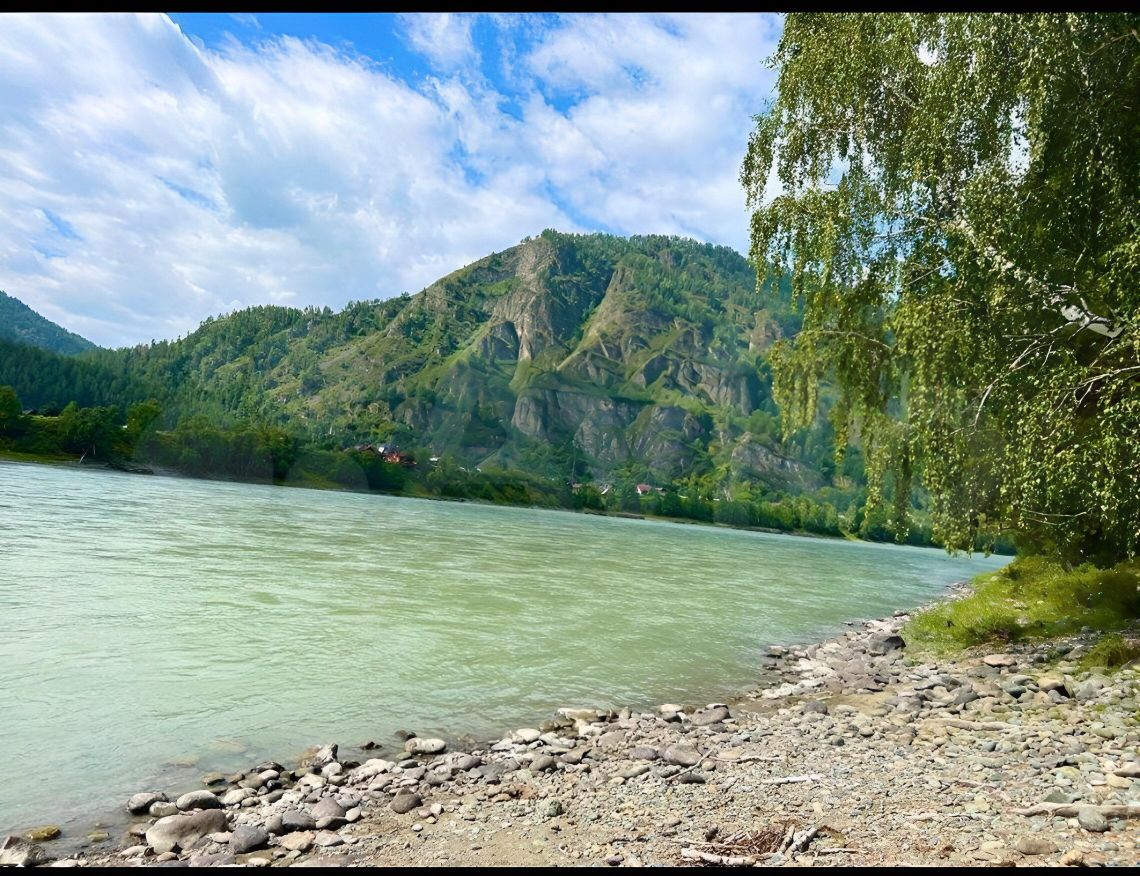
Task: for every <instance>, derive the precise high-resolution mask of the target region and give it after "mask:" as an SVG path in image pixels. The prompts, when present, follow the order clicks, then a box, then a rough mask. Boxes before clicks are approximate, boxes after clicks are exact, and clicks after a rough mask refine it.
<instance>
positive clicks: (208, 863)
mask: <svg viewBox="0 0 1140 876" xmlns="http://www.w3.org/2000/svg"><path fill="white" fill-rule="evenodd" d="M235 860H236V859H235V858H234V855H233V852H215V853H214V854H205V855H191V856H190V866H191V867H230V866H233V864H234V862H235Z"/></svg>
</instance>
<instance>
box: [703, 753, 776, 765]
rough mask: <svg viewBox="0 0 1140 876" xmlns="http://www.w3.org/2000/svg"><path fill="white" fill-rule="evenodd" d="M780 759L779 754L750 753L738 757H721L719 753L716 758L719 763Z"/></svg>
mask: <svg viewBox="0 0 1140 876" xmlns="http://www.w3.org/2000/svg"><path fill="white" fill-rule="evenodd" d="M779 759H780V757H779V755H775V754H749V755H746V756H745V757H736V758H732V757H721V756H720V755H719V754H718V755H717V756H716V758H715V760H716V761H718V762H719V763H755V762H756V761H765V762H771V761H777V760H779Z"/></svg>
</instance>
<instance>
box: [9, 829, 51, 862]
mask: <svg viewBox="0 0 1140 876" xmlns="http://www.w3.org/2000/svg"><path fill="white" fill-rule="evenodd" d="M47 860H48V854H47V852H44V851H43V849H41V847H40V846H39V845H36V844H35V843H31V842H28V841H27V840H24V838H23V837H19V836H9V837H6V838H5V841H3V842H2V843H0V867H36V866H39V865H41V863H44V862H47Z"/></svg>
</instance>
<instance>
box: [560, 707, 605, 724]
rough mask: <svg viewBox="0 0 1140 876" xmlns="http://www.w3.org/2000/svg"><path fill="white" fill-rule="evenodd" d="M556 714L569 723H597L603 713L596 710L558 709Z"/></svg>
mask: <svg viewBox="0 0 1140 876" xmlns="http://www.w3.org/2000/svg"><path fill="white" fill-rule="evenodd" d="M558 714H559V715H561V716H562V717H563V718H569V719H570V720H571V721H587V722H592V721H597V720H598V719H599V718H600V717H602V715H603V713H602V712H599V711H598V710H597V709H565V708H564V709H559V710H558Z"/></svg>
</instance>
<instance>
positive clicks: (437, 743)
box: [404, 736, 447, 754]
mask: <svg viewBox="0 0 1140 876" xmlns="http://www.w3.org/2000/svg"><path fill="white" fill-rule="evenodd" d="M446 750H447V743H446V742H444V741H443V740H442V739H420V738H419V737H417V736H414V737H412V738H411V739H409V740H408V741H407V742H405V743H404V751H406V752H407V753H408V754H441V753H442V752H444V751H446Z"/></svg>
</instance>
